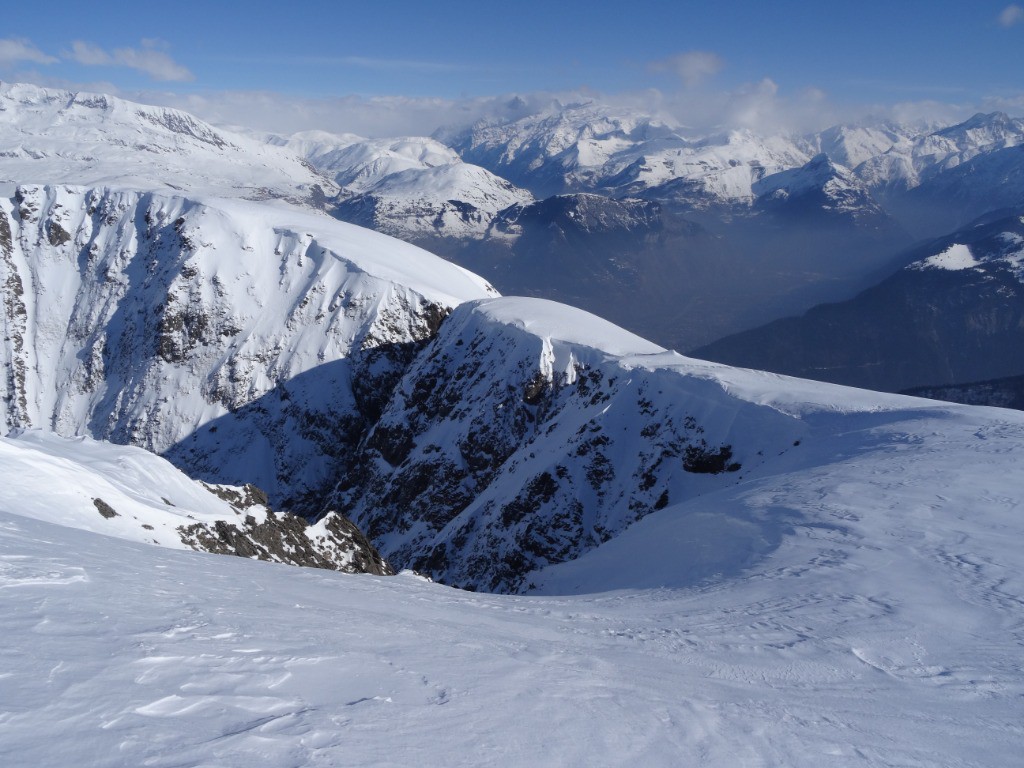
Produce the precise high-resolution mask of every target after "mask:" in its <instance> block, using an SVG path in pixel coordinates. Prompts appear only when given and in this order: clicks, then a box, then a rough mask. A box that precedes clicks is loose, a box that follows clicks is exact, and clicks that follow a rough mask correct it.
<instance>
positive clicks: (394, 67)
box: [338, 56, 463, 72]
mask: <svg viewBox="0 0 1024 768" xmlns="http://www.w3.org/2000/svg"><path fill="white" fill-rule="evenodd" d="M338 61H339V62H340V63H341V64H347V65H349V66H353V67H359V68H361V69H375V70H381V71H401V70H410V71H414V72H455V71H458V70H460V69H463V67H460V66H459V65H457V64H448V63H445V62H440V61H412V60H409V59H374V58H368V57H366V56H343V57H342V58H340V59H339V60H338Z"/></svg>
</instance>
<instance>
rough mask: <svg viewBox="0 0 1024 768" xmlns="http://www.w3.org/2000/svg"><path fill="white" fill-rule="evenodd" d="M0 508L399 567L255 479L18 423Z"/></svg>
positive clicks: (199, 546)
mask: <svg viewBox="0 0 1024 768" xmlns="http://www.w3.org/2000/svg"><path fill="white" fill-rule="evenodd" d="M0 473H2V474H3V477H4V478H5V481H4V483H3V484H2V487H0V510H3V511H5V512H13V513H14V514H17V515H21V516H24V517H31V518H34V519H37V520H43V521H46V522H49V523H55V524H57V525H62V526H66V527H70V528H78V529H81V530H86V531H91V532H93V533H99V534H102V535H104V536H112V537H114V538H119V539H127V540H129V541H137V542H141V543H146V544H156V545H158V546H163V547H169V548H172V549H195V550H200V551H204V552H212V553H216V554H230V555H238V556H241V557H247V558H252V559H258V560H268V561H272V562H280V563H288V564H292V565H305V566H312V567H315V568H328V569H331V570H337V571H344V572H346V573H375V574H382V575H386V574H390V573H393V571H392V570H391V567H390V566H389V565H388V564H387V563H386V562H385V561H384V560H383V559H382V558H381V557H380V555H379V554H378V553H377V551H376V550H375V549H374V548H373V545H371V544H370V543H369V541H367V540H366V538H365V537H364V536H363V535H362V534H361V533H360V532H359V531H358V529H356V528H355V526H353V525H352V524H351V523H350V522H349V521H348V520H345V519H344V518H342V517H340V516H338V515H335V514H332V515H328V516H327V517H325V518H324V519H323V520H321V521H320V522H319V523H317V524H316V525H313V526H310V525H307V523H306V522H305V521H304V520H302V519H300V518H297V517H294V516H292V515H289V514H275V513H274V512H273V511H272V510H271V509H270V508H269V507H268V506H267V498H266V496H265V495H263V493H262V492H261V491H260V490H259V489H258V488H255V487H254V486H246V487H241V488H234V487H230V486H211V485H205V484H203V483H198V482H196V481H194V480H191V479H189V478H188V477H186V476H185V475H184V474H183V473H182V472H181V471H179V470H177V469H175V468H174V467H173V466H171V464H170V463H169V462H167V461H166V460H164V459H162V458H160V457H159V456H155V455H153V454H151V453H149V452H147V451H144V450H142V449H141V448H134V447H131V446H123V445H111V444H110V443H103V442H99V441H96V440H92V439H90V438H88V437H75V438H64V437H59V436H57V435H55V434H53V433H49V432H43V431H40V430H27V431H26V430H16V431H14V432H12V433H11V434H10V435H8V436H7V437H3V438H0Z"/></svg>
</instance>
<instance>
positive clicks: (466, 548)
mask: <svg viewBox="0 0 1024 768" xmlns="http://www.w3.org/2000/svg"><path fill="white" fill-rule="evenodd" d="M723 370H724V369H723ZM727 378H728V377H727V376H726V374H724V373H723V374H722V378H721V379H719V378H716V369H715V368H713V367H712V366H709V365H708V364H701V363H697V362H695V361H687V360H686V359H685V358H682V357H680V356H679V355H676V354H675V353H670V352H666V351H665V350H663V349H661V348H660V347H658V346H656V345H654V344H651V343H650V342H647V341H644V340H643V339H640V338H639V337H636V336H633V335H632V334H629V333H627V332H626V331H623V330H622V329H620V328H616V327H615V326H613V325H611V324H610V323H607V322H605V321H603V320H600V319H599V318H596V317H594V316H593V315H589V314H587V313H585V312H582V311H579V310H574V309H572V308H570V307H566V306H564V305H560V304H555V303H553V302H547V301H543V300H539V299H497V300H491V301H485V302H483V303H475V304H468V305H463V306H462V307H460V308H458V309H457V310H456V311H455V313H454V314H453V315H452V316H451V317H450V318H449V319H448V320H447V321H446V322H445V324H444V325H443V326H442V330H441V333H440V334H439V335H438V337H437V338H436V339H434V340H433V341H432V342H431V344H430V345H429V346H428V347H426V348H425V349H424V350H423V352H422V353H421V354H420V356H419V357H418V358H417V359H416V361H415V362H414V363H413V365H412V366H411V367H410V369H409V370H408V372H407V373H406V374H405V376H404V377H403V379H402V381H401V383H400V384H399V385H398V387H397V388H396V390H395V395H394V397H393V399H392V401H391V402H390V403H389V405H388V407H387V409H386V410H385V411H384V413H383V415H382V416H381V418H380V420H379V421H378V422H377V423H376V425H375V426H374V427H373V429H372V431H371V432H370V433H369V436H368V438H367V440H366V442H365V445H364V448H363V452H362V456H361V457H360V461H359V463H358V464H357V465H356V466H357V469H356V471H355V472H354V473H353V474H352V475H351V476H349V477H347V478H346V479H345V481H344V482H343V484H342V487H341V488H340V489H339V493H338V496H337V498H336V504H337V506H338V508H339V509H341V510H342V511H344V513H345V514H347V515H349V516H350V517H352V518H353V520H355V521H356V522H357V524H359V525H360V526H361V527H362V528H363V529H364V530H365V531H366V532H367V534H368V535H369V536H370V537H371V538H372V539H373V540H374V542H375V543H376V544H377V545H378V546H379V547H380V548H381V550H382V552H384V553H385V556H386V557H388V558H389V559H391V560H392V561H393V562H395V563H397V564H399V565H400V566H401V567H411V568H415V569H417V570H420V571H423V572H426V573H429V574H430V575H432V576H434V577H436V578H439V579H441V580H443V581H445V582H446V583H450V584H457V585H460V586H464V587H469V588H473V589H484V590H491V591H494V590H498V591H516V590H519V589H524V588H527V587H528V586H529V583H528V582H527V581H525V580H524V579H525V576H526V574H527V573H528V572H529V571H531V570H534V569H536V568H543V567H544V566H547V565H549V564H554V563H560V562H564V561H567V560H571V559H573V558H575V557H578V556H579V555H580V554H582V553H584V552H586V551H588V550H590V549H592V548H594V547H596V546H598V545H600V544H602V543H603V542H606V541H608V540H610V539H612V538H614V537H615V536H616V535H618V534H619V533H621V532H622V531H623V530H625V529H626V528H627V527H628V526H629V525H630V524H632V523H633V522H635V521H637V520H639V519H641V518H643V517H645V516H646V515H648V514H650V513H651V512H652V511H654V510H658V509H662V508H664V507H666V506H667V505H669V504H672V503H675V502H677V501H680V500H682V499H686V498H690V497H692V496H695V495H697V494H700V493H705V492H707V491H710V490H713V489H717V488H721V487H723V486H726V485H732V484H735V483H736V482H738V481H739V480H740V479H742V478H743V477H744V476H745V474H746V473H748V472H750V471H751V470H752V469H753V468H755V467H758V466H760V465H761V464H763V463H764V462H765V461H766V460H767V459H768V457H773V456H776V455H778V454H779V453H780V452H785V451H789V450H794V449H795V447H794V446H795V444H798V443H799V441H800V438H801V437H802V436H803V434H804V432H805V427H804V425H803V424H802V423H801V422H800V421H799V419H794V418H792V417H790V416H787V415H785V414H784V413H781V412H780V411H779V410H777V409H775V408H771V407H764V406H760V405H758V404H756V403H754V402H750V401H749V400H747V399H744V398H743V397H737V396H735V395H733V394H731V393H730V391H729V389H728V388H727V387H725V386H723V381H725V380H727Z"/></svg>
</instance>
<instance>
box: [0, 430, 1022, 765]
mask: <svg viewBox="0 0 1024 768" xmlns="http://www.w3.org/2000/svg"><path fill="white" fill-rule="evenodd" d="M960 413H961V414H962V413H963V412H960ZM985 413H988V414H992V413H998V412H997V411H994V410H992V411H985ZM952 416H953V418H950V415H949V414H946V415H945V416H944V417H942V418H930V417H928V416H927V414H926V415H925V416H924V417H922V418H920V419H918V420H917V421H916V422H915V424H916V431H914V432H903V433H901V432H900V430H901V429H903V430H906V427H907V424H906V423H904V424H896V425H889V426H885V427H881V428H877V427H876V428H873V429H869V430H865V432H864V433H863V434H861V433H857V432H853V433H848V434H847V435H841V436H839V437H837V438H836V443H835V444H834V445H833V446H827V445H826V446H822V447H821V450H822V452H819V453H818V457H819V459H820V457H821V456H822V455H831V456H834V457H836V458H834V459H832V460H828V461H825V462H821V461H820V460H813V461H817V464H818V466H815V467H807V466H794V470H795V471H793V472H789V473H786V472H783V473H780V474H777V475H774V476H771V477H767V478H762V479H759V480H754V481H752V482H748V483H743V484H739V485H737V486H735V487H734V488H731V489H727V490H726V491H721V492H718V493H715V494H711V495H709V497H705V498H704V499H697V500H695V501H694V502H693V503H694V504H699V503H707V499H708V498H710V499H711V503H713V504H715V505H717V506H719V507H720V508H721V509H723V510H725V511H726V512H728V511H729V510H735V509H737V508H744V509H746V510H747V511H748V512H750V513H751V514H754V515H755V517H756V515H760V519H761V520H762V522H765V521H767V522H766V523H765V524H767V523H768V522H771V523H772V524H774V525H777V526H779V527H780V528H781V529H786V532H785V534H784V535H783V537H782V540H781V543H780V545H779V546H778V548H776V549H774V550H773V551H772V552H770V553H768V554H766V555H765V556H764V557H763V558H762V559H761V560H760V561H758V562H757V563H756V564H755V565H753V566H752V567H749V568H747V569H745V570H742V571H740V572H739V573H736V574H734V575H730V576H725V577H720V578H710V579H705V580H703V581H701V582H699V583H694V584H692V585H690V586H680V585H678V584H676V585H675V586H673V584H672V578H671V577H672V574H674V573H676V574H678V573H684V572H685V567H684V564H683V563H681V562H680V563H674V562H658V561H657V560H651V561H645V560H644V554H645V552H646V551H647V548H648V547H649V544H650V536H652V535H653V534H650V533H649V532H648V531H647V529H646V527H645V526H647V525H649V522H648V521H650V523H654V522H655V521H658V520H660V522H661V525H662V526H665V525H667V526H668V527H669V529H671V527H672V526H673V525H676V526H677V527H678V528H679V529H684V528H685V523H686V518H687V511H688V507H687V505H686V504H682V505H678V506H676V507H672V508H668V509H666V510H664V511H663V512H661V513H656V514H654V515H651V516H650V517H648V518H647V519H646V520H645V521H641V522H640V523H638V524H637V525H635V526H633V527H632V528H630V529H629V530H627V531H626V533H625V534H623V535H622V536H621V537H619V540H618V541H619V546H621V547H626V548H627V550H629V548H632V551H633V554H634V557H633V558H632V559H631V560H630V559H624V558H621V557H620V558H618V559H617V560H616V562H617V563H618V564H619V568H618V571H617V573H615V574H612V575H611V576H607V575H606V576H605V579H606V582H607V583H605V584H603V585H601V586H603V587H606V588H607V587H609V586H611V587H614V586H618V587H621V589H619V590H618V591H610V592H605V593H602V594H593V595H572V596H565V595H563V596H557V595H555V596H546V597H545V596H515V597H513V596H495V595H482V594H470V593H465V592H460V591H457V590H453V589H449V588H446V587H442V586H439V585H435V584H430V583H427V582H425V581H423V580H421V579H418V578H416V577H414V576H412V575H408V574H406V575H402V576H399V577H396V578H392V579H380V578H374V577H345V576H341V575H337V574H331V573H327V572H318V571H309V570H300V569H292V568H286V567H281V566H271V565H265V564H261V563H253V562H248V561H244V560H241V559H234V558H223V557H216V556H206V555H200V554H192V553H184V552H175V551H171V550H162V549H157V548H152V547H144V546H143V545H139V544H135V543H130V542H124V541H119V540H114V539H108V538H103V537H99V536H96V535H93V534H89V533H86V532H82V531H77V530H73V529H70V528H60V527H56V526H51V525H48V524H46V523H43V522H40V521H35V520H31V519H28V518H23V517H17V516H13V515H9V514H6V513H3V514H0V610H2V613H3V616H4V634H5V638H6V642H5V643H4V644H3V646H2V647H0V763H2V764H4V765H33V766H40V765H67V764H72V763H75V764H88V765H95V766H108V765H109V766H119V765H147V766H207V765H210V766H212V765H218V766H236V765H237V766H243V765H244V766H248V765H252V764H254V763H255V764H259V765H274V766H304V765H360V766H394V765H446V766H458V765H466V766H470V765H482V764H496V765H538V764H540V765H566V766H592V765H627V764H636V763H637V762H638V761H639V762H641V763H646V764H650V765H701V766H764V767H766V768H767V766H780V765H786V766H802V765H807V766H812V765H813V766H820V765H829V766H893V765H899V766H935V765H944V766H1006V765H1012V764H1014V762H1015V760H1016V757H1017V756H1018V755H1019V750H1020V746H1021V744H1022V743H1024V726H1022V723H1024V673H1022V671H1021V667H1020V664H1019V660H1020V658H1021V653H1020V650H1021V648H1022V646H1024V600H1022V598H1021V595H1022V594H1024V579H1022V577H1021V575H1020V574H1021V572H1022V568H1021V566H1022V565H1024V563H1022V562H1021V561H1022V556H1021V554H1020V550H1019V541H1020V540H1021V539H1020V534H1021V532H1022V531H1021V529H1022V527H1024V523H1022V521H1021V517H1020V513H1019V509H1018V500H1017V499H1018V494H1017V492H1016V490H1017V488H1019V482H1017V481H1018V480H1019V473H1016V474H1015V473H1014V471H1013V462H1014V458H1013V451H1014V448H1015V446H1019V444H1020V439H1021V435H1020V432H1021V428H1020V425H1019V424H1017V423H1016V421H1015V420H1013V419H1011V420H1010V421H1008V422H1000V421H999V420H998V419H996V418H989V419H979V420H975V419H971V418H965V417H963V416H962V415H961V417H960V418H957V417H956V413H954V414H952ZM851 435H852V437H851ZM926 437H927V438H928V441H927V442H926V443H925V444H926V445H927V447H926V448H922V443H923V440H924V438H926ZM882 438H885V439H884V440H881V439H882ZM901 438H902V439H901ZM880 440H881V441H882V442H884V447H882V448H878V445H879V443H880ZM794 461H796V460H794ZM962 466H970V467H972V469H973V468H977V467H979V466H987V467H989V468H990V470H991V471H990V472H989V473H987V474H986V473H978V472H974V473H973V474H972V475H970V476H971V478H972V479H971V481H970V482H969V483H968V482H964V481H963V480H962V475H960V474H959V473H958V471H957V470H958V468H959V467H962ZM669 513H672V514H675V515H677V516H678V520H677V521H672V520H671V519H667V518H666V515H667V514H669ZM659 516H660V517H659ZM666 520H667V522H666ZM662 532H663V531H662ZM645 537H646V538H645ZM603 551H606V550H605V548H603V547H602V548H598V549H597V550H595V551H593V552H591V553H590V554H588V555H586V556H584V557H583V558H580V559H579V560H578V561H576V562H575V563H568V564H566V565H565V566H562V567H563V568H566V569H576V570H575V572H574V573H575V576H576V578H594V576H595V573H600V572H601V571H600V569H599V570H597V571H595V572H591V573H589V574H588V572H587V571H586V568H587V563H588V562H590V561H595V562H597V563H598V564H599V565H601V563H600V557H601V556H602V552H603ZM613 554H614V553H613ZM678 554H679V556H680V558H682V557H685V555H686V551H685V550H680V551H679V553H678ZM581 569H582V570H581ZM557 570H558V569H552V571H551V573H557ZM651 571H654V572H656V575H655V577H653V578H655V579H657V578H659V577H660V578H661V581H662V582H663V586H662V587H661V588H649V589H632V588H629V587H630V584H631V583H633V584H636V583H641V582H642V581H643V578H642V577H643V575H644V574H650V572H651ZM580 574H583V575H582V576H581V575H580ZM659 574H660V576H659ZM616 580H617V583H616ZM647 586H652V585H650V584H648V585H647ZM541 588H542V589H544V588H545V585H541ZM547 588H549V589H551V590H552V591H557V581H554V582H551V583H549V584H547ZM53 734H60V737H59V738H53Z"/></svg>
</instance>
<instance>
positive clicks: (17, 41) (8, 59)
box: [0, 37, 57, 66]
mask: <svg viewBox="0 0 1024 768" xmlns="http://www.w3.org/2000/svg"><path fill="white" fill-rule="evenodd" d="M26 61H27V62H31V63H33V64H53V63H55V62H56V61H57V59H56V58H54V57H53V56H48V55H47V54H45V53H43V52H42V51H40V50H39V49H38V48H36V47H35V46H34V45H33V44H32V42H31V41H29V40H25V39H23V38H17V37H14V38H7V39H5V40H0V65H2V66H7V65H10V64H19V63H21V62H26Z"/></svg>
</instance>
